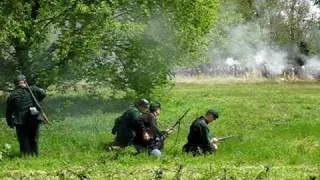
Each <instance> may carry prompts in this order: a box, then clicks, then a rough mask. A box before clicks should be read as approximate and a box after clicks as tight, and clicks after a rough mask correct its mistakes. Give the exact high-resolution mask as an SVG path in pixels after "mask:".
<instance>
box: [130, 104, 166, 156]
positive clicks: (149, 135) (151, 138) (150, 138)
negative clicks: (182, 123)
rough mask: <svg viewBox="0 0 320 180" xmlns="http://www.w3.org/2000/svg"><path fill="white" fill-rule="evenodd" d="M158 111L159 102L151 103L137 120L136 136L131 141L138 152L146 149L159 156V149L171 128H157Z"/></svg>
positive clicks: (159, 108)
mask: <svg viewBox="0 0 320 180" xmlns="http://www.w3.org/2000/svg"><path fill="white" fill-rule="evenodd" d="M160 111H161V105H160V103H152V104H150V112H149V113H145V114H143V115H142V116H141V118H140V119H139V120H138V128H137V136H136V137H135V139H134V141H133V142H134V145H135V148H136V150H137V152H138V153H140V152H142V151H146V152H148V153H149V154H152V155H154V156H161V151H160V150H161V149H162V148H163V146H164V139H165V138H166V137H167V136H168V135H169V134H170V133H171V132H172V130H171V129H167V130H166V131H161V130H160V129H159V128H158V123H157V121H158V119H159V117H160Z"/></svg>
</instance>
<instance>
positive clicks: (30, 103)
mask: <svg viewBox="0 0 320 180" xmlns="http://www.w3.org/2000/svg"><path fill="white" fill-rule="evenodd" d="M45 96H46V93H45V91H44V90H43V89H41V88H38V87H36V86H31V87H29V86H28V84H27V82H26V77H25V76H24V75H19V76H18V77H17V87H16V89H15V90H14V91H13V92H12V93H11V94H10V96H9V97H8V99H7V109H6V120H7V124H8V126H9V127H10V128H16V133H17V138H18V141H19V146H20V153H21V155H22V156H25V155H31V156H38V154H39V144H38V142H39V129H40V122H41V115H40V112H39V107H38V106H37V104H36V102H35V101H38V102H39V101H42V100H43V99H44V98H45ZM34 98H36V99H34Z"/></svg>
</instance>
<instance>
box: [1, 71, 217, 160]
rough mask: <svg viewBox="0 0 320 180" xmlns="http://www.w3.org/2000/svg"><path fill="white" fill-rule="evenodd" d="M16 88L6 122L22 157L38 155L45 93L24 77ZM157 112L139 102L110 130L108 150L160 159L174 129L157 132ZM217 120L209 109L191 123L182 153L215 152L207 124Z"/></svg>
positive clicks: (155, 105) (156, 107) (154, 105)
mask: <svg viewBox="0 0 320 180" xmlns="http://www.w3.org/2000/svg"><path fill="white" fill-rule="evenodd" d="M16 85H17V86H16V89H15V90H14V91H13V92H12V93H11V94H10V96H9V97H8V99H7V109H6V121H7V124H8V126H9V127H10V128H15V129H16V134H17V138H18V142H19V146H20V153H21V155H22V156H26V155H31V156H38V154H39V145H38V144H39V143H38V140H39V127H40V123H41V121H42V118H41V115H40V112H39V111H40V110H41V109H40V107H39V103H38V102H39V101H41V100H43V99H44V98H45V96H46V92H45V91H44V90H43V89H41V88H38V87H36V86H31V87H29V86H28V84H27V81H26V77H25V76H24V75H19V76H18V77H17V79H16ZM160 112H161V104H160V103H159V102H154V103H151V104H150V103H149V102H148V101H147V100H145V99H140V100H138V101H137V102H136V103H135V104H134V106H133V107H130V108H129V109H128V110H127V111H125V112H124V113H123V114H122V115H121V116H120V117H118V118H117V119H116V120H115V123H114V126H113V128H112V134H114V135H115V139H114V142H113V143H112V145H111V146H109V150H119V151H122V150H124V149H125V148H126V147H127V146H130V145H133V146H134V147H135V149H136V150H137V153H141V152H147V153H149V154H150V155H154V156H161V150H162V149H163V147H164V141H165V139H166V138H167V137H168V136H169V135H170V134H171V133H172V131H173V128H167V129H166V130H164V131H162V130H160V129H159V127H158V123H157V121H158V120H159V117H160ZM218 117H219V114H218V113H217V111H215V110H213V109H210V110H208V111H207V113H206V114H205V115H204V116H201V117H199V118H197V119H196V120H195V121H193V123H192V124H191V126H190V132H189V135H188V142H187V143H186V144H185V145H184V146H183V151H184V152H187V153H192V154H193V155H196V154H200V153H212V152H214V151H215V150H217V145H216V143H217V141H218V140H217V139H216V138H211V137H210V136H209V132H210V130H209V128H208V124H209V123H211V122H213V121H214V120H216V119H217V118H218Z"/></svg>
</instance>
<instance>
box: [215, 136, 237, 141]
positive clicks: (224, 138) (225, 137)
mask: <svg viewBox="0 0 320 180" xmlns="http://www.w3.org/2000/svg"><path fill="white" fill-rule="evenodd" d="M233 137H234V136H224V137H219V138H217V140H218V142H220V141H225V140H227V139H230V138H233Z"/></svg>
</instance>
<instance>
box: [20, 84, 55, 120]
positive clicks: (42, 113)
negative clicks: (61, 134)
mask: <svg viewBox="0 0 320 180" xmlns="http://www.w3.org/2000/svg"><path fill="white" fill-rule="evenodd" d="M25 83H26V85H27V88H28V91H29V92H30V94H31V97H32V99H33V100H34V102H35V103H36V105H37V107H38V108H39V110H40V113H41V116H42V117H43V120H44V122H46V123H47V124H51V122H50V121H49V119H48V117H47V115H46V113H45V112H44V111H43V108H42V106H41V105H40V103H39V102H38V100H37V98H36V97H35V96H34V94H33V92H32V90H31V89H30V87H29V85H28V83H27V81H25Z"/></svg>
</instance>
